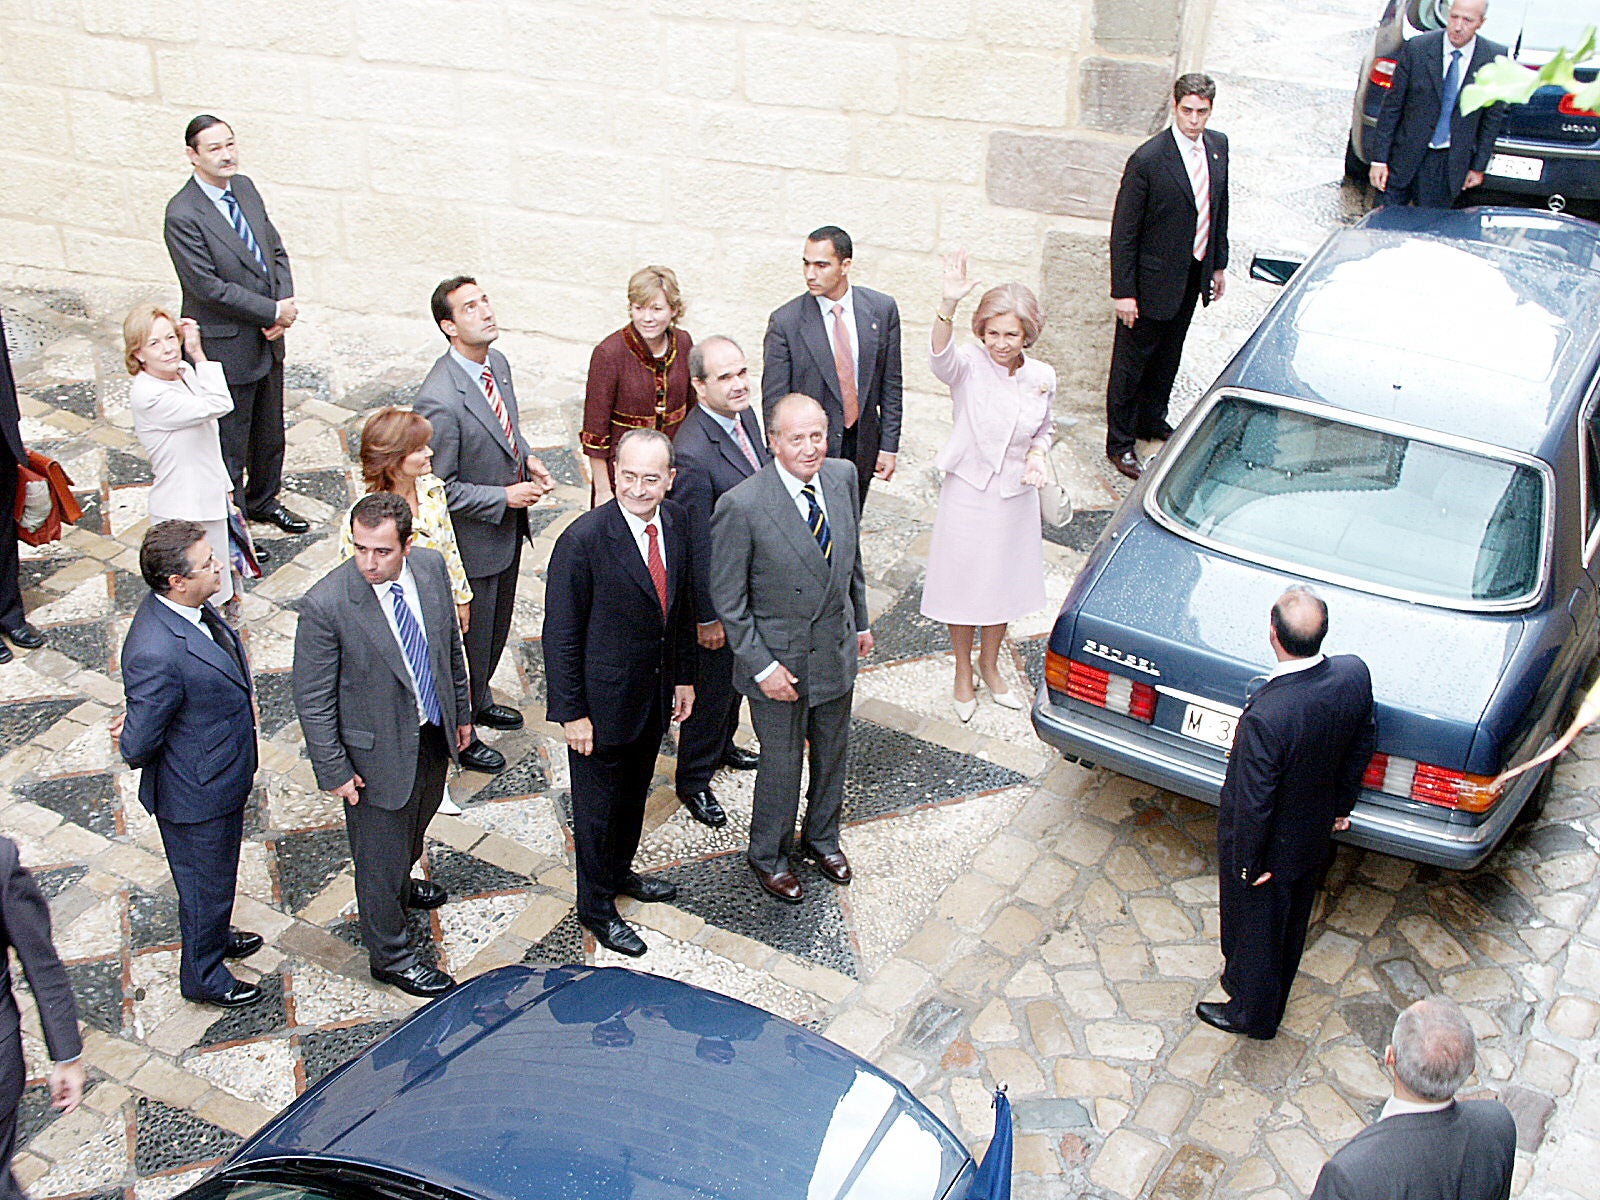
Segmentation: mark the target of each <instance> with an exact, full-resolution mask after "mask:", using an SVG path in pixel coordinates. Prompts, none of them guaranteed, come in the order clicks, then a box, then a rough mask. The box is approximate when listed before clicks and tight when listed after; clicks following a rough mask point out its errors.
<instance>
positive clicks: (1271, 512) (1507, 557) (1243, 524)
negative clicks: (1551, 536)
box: [1155, 396, 1545, 603]
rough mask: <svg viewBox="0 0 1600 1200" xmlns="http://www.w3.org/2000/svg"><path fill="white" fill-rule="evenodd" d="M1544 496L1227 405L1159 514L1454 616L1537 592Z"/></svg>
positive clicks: (1412, 453) (1422, 445) (1526, 476)
mask: <svg viewBox="0 0 1600 1200" xmlns="http://www.w3.org/2000/svg"><path fill="white" fill-rule="evenodd" d="M1544 490H1545V489H1544V480H1543V477H1542V476H1541V475H1540V473H1539V472H1537V471H1535V470H1534V469H1533V468H1531V467H1528V466H1524V465H1521V464H1518V463H1513V462H1507V461H1505V460H1503V459H1499V458H1491V457H1489V456H1487V455H1483V454H1474V453H1470V452H1468V451H1465V450H1458V449H1454V448H1451V447H1447V446H1440V445H1436V444H1434V443H1431V442H1424V441H1420V440H1417V439H1414V438H1407V437H1404V436H1400V435H1397V434H1393V433H1388V432H1384V431H1380V430H1376V429H1369V428H1366V427H1364V426H1360V425H1353V424H1350V423H1348V422H1344V421H1336V420H1332V419H1329V418H1326V417H1322V416H1317V415H1314V414H1311V413H1305V412H1301V411H1299V410H1296V409H1289V408H1280V407H1278V406H1276V405H1273V404H1268V403H1262V402H1258V401H1254V400H1246V399H1242V398H1238V397H1231V396H1227V397H1223V398H1221V399H1220V400H1219V401H1218V402H1217V403H1216V404H1215V405H1214V406H1213V407H1212V409H1211V411H1210V412H1209V413H1208V414H1207V415H1206V417H1205V420H1204V421H1203V422H1202V424H1201V426H1200V428H1199V429H1197V430H1196V431H1195V434H1194V436H1192V437H1191V438H1189V439H1188V440H1187V441H1186V442H1185V443H1184V444H1183V446H1182V448H1181V449H1180V450H1179V452H1178V456H1177V458H1176V459H1175V460H1174V461H1173V463H1172V466H1171V468H1170V469H1169V470H1168V471H1167V473H1166V474H1165V475H1164V477H1163V478H1162V480H1161V482H1160V485H1159V487H1158V490H1157V492H1156V495H1155V504H1156V507H1157V509H1158V510H1159V511H1160V513H1161V514H1162V515H1164V516H1165V517H1166V518H1167V519H1168V521H1169V522H1171V523H1172V524H1174V525H1176V526H1177V527H1178V528H1179V529H1181V530H1186V531H1188V532H1190V533H1192V534H1194V535H1196V536H1198V537H1200V538H1203V539H1205V540H1208V541H1211V542H1214V543H1217V544H1219V545H1221V546H1223V547H1225V548H1228V549H1232V550H1235V551H1238V552H1240V553H1242V554H1244V555H1245V556H1246V557H1252V556H1254V557H1262V558H1267V559H1272V560H1276V561H1279V562H1283V563H1285V564H1288V565H1290V566H1292V567H1297V568H1301V569H1303V570H1305V571H1306V572H1308V573H1312V574H1329V575H1336V576H1339V577H1341V578H1343V579H1352V580H1355V581H1358V582H1365V583H1368V584H1372V585H1375V586H1377V587H1379V588H1383V589H1386V590H1390V591H1398V592H1401V593H1404V594H1408V595H1416V596H1420V597H1423V598H1427V599H1430V600H1435V601H1442V602H1444V603H1504V602H1512V601H1517V600H1521V599H1523V598H1525V597H1527V596H1528V595H1530V594H1531V593H1532V592H1533V591H1534V590H1535V589H1536V588H1537V587H1538V584H1539V576H1540V565H1541V558H1542V547H1543V530H1544V503H1545V498H1544Z"/></svg>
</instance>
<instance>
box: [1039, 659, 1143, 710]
mask: <svg viewBox="0 0 1600 1200" xmlns="http://www.w3.org/2000/svg"><path fill="white" fill-rule="evenodd" d="M1044 682H1045V686H1046V687H1048V688H1049V689H1050V690H1051V691H1055V692H1065V693H1066V694H1067V695H1068V696H1070V697H1072V698H1073V699H1074V700H1082V701H1083V702H1084V703H1085V704H1092V705H1094V706H1095V707H1096V708H1103V709H1105V710H1106V711H1107V712H1114V713H1120V714H1122V715H1123V716H1125V717H1132V718H1133V719H1134V720H1135V721H1143V722H1144V723H1145V724H1146V725H1148V724H1150V722H1152V721H1154V720H1155V717H1156V689H1155V688H1153V687H1151V686H1150V685H1149V684H1148V683H1136V682H1134V681H1133V680H1132V679H1129V678H1128V677H1127V676H1125V675H1113V674H1112V673H1111V672H1110V671H1102V670H1101V669H1100V668H1099V667H1091V666H1090V665H1089V664H1088V663H1081V662H1077V661H1076V660H1074V659H1070V658H1067V657H1066V656H1065V655H1062V654H1057V653H1056V652H1055V651H1054V650H1050V651H1047V652H1046V653H1045V656H1044Z"/></svg>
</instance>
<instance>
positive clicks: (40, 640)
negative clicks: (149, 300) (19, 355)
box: [0, 318, 44, 663]
mask: <svg viewBox="0 0 1600 1200" xmlns="http://www.w3.org/2000/svg"><path fill="white" fill-rule="evenodd" d="M21 421H22V410H21V409H20V408H19V407H18V406H17V382H16V380H15V379H14V378H13V377H12V374H11V347H10V346H8V345H7V344H6V325H5V320H4V318H0V633H3V634H5V635H6V637H8V638H10V639H11V640H12V641H13V642H15V643H16V644H17V645H19V646H21V647H22V648H23V649H24V650H36V649H38V648H39V647H40V646H42V645H44V634H42V633H40V632H39V631H38V630H37V629H35V628H34V627H33V626H32V625H29V624H28V618H27V616H26V614H25V613H24V612H23V611H22V587H21V584H20V582H19V578H18V559H17V523H16V522H15V521H13V520H12V519H11V514H12V513H14V512H15V511H16V503H17V466H18V464H19V463H25V462H27V461H28V451H27V449H26V448H25V447H24V446H23V444H22V430H21V428H20V424H21ZM12 658H13V655H12V653H11V647H10V646H7V645H6V644H5V643H4V642H0V663H8V662H10V661H11V659H12Z"/></svg>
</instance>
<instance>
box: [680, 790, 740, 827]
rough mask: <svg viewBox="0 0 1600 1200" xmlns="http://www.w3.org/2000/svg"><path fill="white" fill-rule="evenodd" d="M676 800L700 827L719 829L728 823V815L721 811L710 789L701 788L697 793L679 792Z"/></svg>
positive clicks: (720, 806)
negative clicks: (706, 826) (707, 826)
mask: <svg viewBox="0 0 1600 1200" xmlns="http://www.w3.org/2000/svg"><path fill="white" fill-rule="evenodd" d="M678 800H679V801H680V802H681V803H682V804H683V807H684V808H686V809H688V811H689V815H690V816H691V817H693V818H694V819H695V820H696V821H699V822H700V824H702V825H709V826H710V827H711V828H712V829H721V828H722V827H723V826H724V825H726V824H727V823H728V814H727V813H725V812H723V811H722V805H720V804H718V803H717V798H716V797H715V796H713V795H712V794H711V789H710V788H701V789H700V790H699V791H697V792H679V793H678Z"/></svg>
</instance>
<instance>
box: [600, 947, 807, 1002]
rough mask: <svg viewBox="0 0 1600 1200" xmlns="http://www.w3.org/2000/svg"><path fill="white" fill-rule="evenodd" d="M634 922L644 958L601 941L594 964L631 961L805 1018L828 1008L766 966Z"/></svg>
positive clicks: (628, 963)
mask: <svg viewBox="0 0 1600 1200" xmlns="http://www.w3.org/2000/svg"><path fill="white" fill-rule="evenodd" d="M634 928H635V929H636V930H638V933H639V936H640V937H642V938H643V939H644V942H645V945H647V946H649V947H650V951H649V953H648V954H646V955H645V956H644V957H643V958H628V957H627V956H626V955H622V954H615V953H613V952H612V951H610V950H607V949H605V948H604V947H603V946H602V947H596V949H595V955H594V965H595V966H597V967H629V968H631V969H633V970H635V971H640V970H643V971H649V972H650V973H651V974H652V975H663V976H666V977H667V978H669V979H677V980H681V981H682V982H684V983H692V984H695V985H696V986H698V987H703V988H709V989H710V990H711V991H713V992H721V993H722V994H723V995H725V996H732V997H733V998H734V999H735V1000H743V1001H744V1002H745V1003H746V1004H753V1005H755V1006H756V1007H757V1008H764V1009H766V1010H767V1011H768V1012H773V1013H777V1014H778V1015H779V1016H780V1017H787V1018H789V1020H791V1021H803V1020H805V1019H806V1018H808V1017H812V1016H815V1015H816V1014H817V1013H820V1012H822V1011H824V1010H825V1009H826V1008H827V1001H825V1000H824V999H823V998H822V997H821V996H813V995H812V994H811V993H810V992H805V991H801V990H800V989H799V988H796V987H791V986H789V985H788V984H786V983H781V982H779V981H778V980H777V979H776V978H774V977H773V975H772V974H771V973H770V972H768V971H764V970H763V971H758V970H755V969H754V968H752V967H747V966H745V965H744V964H743V963H736V962H734V961H733V960H732V959H728V958H724V957H722V955H720V954H716V953H714V952H713V951H710V950H707V949H706V948H705V947H704V946H696V945H694V944H693V943H691V942H677V941H673V940H672V939H671V938H669V937H668V936H667V935H666V934H664V933H659V932H657V931H656V930H654V929H647V928H645V927H643V926H639V925H636V926H634Z"/></svg>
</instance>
